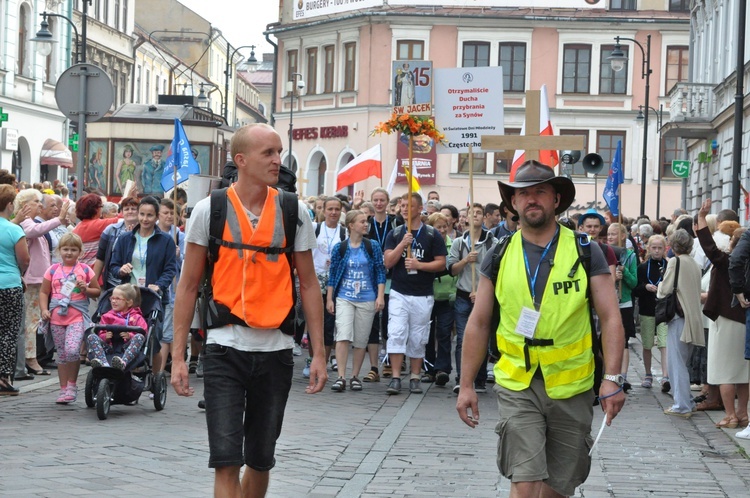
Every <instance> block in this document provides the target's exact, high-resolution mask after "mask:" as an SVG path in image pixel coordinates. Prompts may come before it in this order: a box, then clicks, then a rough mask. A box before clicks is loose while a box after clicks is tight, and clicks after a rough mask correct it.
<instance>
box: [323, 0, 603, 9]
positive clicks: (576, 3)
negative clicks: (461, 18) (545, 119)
mask: <svg viewBox="0 0 750 498" xmlns="http://www.w3.org/2000/svg"><path fill="white" fill-rule="evenodd" d="M336 1H339V2H340V1H342V0H336ZM350 1H351V0H350ZM331 3H333V0H331ZM435 4H436V2H435V0H388V5H390V6H391V7H394V6H397V5H408V6H410V7H411V6H414V5H430V6H432V5H435ZM440 6H441V7H443V8H450V7H461V8H464V9H467V8H472V7H499V8H513V9H528V8H535V9H606V8H607V5H606V2H605V1H604V0H564V1H563V2H561V1H560V0H557V1H553V0H443V1H441V2H440Z"/></svg>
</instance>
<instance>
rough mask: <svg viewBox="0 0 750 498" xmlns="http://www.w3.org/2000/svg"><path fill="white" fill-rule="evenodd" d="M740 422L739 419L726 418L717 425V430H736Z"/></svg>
mask: <svg viewBox="0 0 750 498" xmlns="http://www.w3.org/2000/svg"><path fill="white" fill-rule="evenodd" d="M739 423H740V421H739V419H737V417H724V418H723V419H721V421H719V423H717V424H716V428H717V429H736V428H737V425H739Z"/></svg>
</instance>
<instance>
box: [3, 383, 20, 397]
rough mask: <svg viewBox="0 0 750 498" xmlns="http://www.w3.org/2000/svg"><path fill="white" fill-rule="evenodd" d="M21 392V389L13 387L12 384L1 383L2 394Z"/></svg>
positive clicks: (13, 394)
mask: <svg viewBox="0 0 750 498" xmlns="http://www.w3.org/2000/svg"><path fill="white" fill-rule="evenodd" d="M19 394H21V390H20V389H18V388H17V387H13V386H11V385H10V384H7V385H4V384H0V396H18V395H19Z"/></svg>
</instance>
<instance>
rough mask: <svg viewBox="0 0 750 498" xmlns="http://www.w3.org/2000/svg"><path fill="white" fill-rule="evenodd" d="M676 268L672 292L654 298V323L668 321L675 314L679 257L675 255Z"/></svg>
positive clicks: (677, 304)
mask: <svg viewBox="0 0 750 498" xmlns="http://www.w3.org/2000/svg"><path fill="white" fill-rule="evenodd" d="M676 266H677V268H676V269H675V274H674V286H673V287H672V293H671V294H669V295H668V296H666V297H663V298H656V312H655V314H654V315H655V317H656V324H657V325H659V324H661V323H669V322H670V321H671V320H672V319H673V318H674V316H675V315H676V314H677V308H678V307H679V303H678V302H677V280H678V279H679V277H680V257H679V256H677V264H676Z"/></svg>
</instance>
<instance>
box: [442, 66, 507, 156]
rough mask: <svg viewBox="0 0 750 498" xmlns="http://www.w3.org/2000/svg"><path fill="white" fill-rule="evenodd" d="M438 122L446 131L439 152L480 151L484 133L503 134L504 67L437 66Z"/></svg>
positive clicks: (463, 152) (460, 152)
mask: <svg viewBox="0 0 750 498" xmlns="http://www.w3.org/2000/svg"><path fill="white" fill-rule="evenodd" d="M435 125H436V126H437V127H438V128H439V129H440V130H441V131H442V132H443V133H444V134H445V144H438V146H437V153H438V154H466V153H468V152H469V146H472V147H473V148H474V149H473V150H474V152H481V150H480V147H481V145H482V140H481V137H482V135H503V134H504V126H503V68H502V67H500V66H494V67H458V68H455V69H436V70H435Z"/></svg>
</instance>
